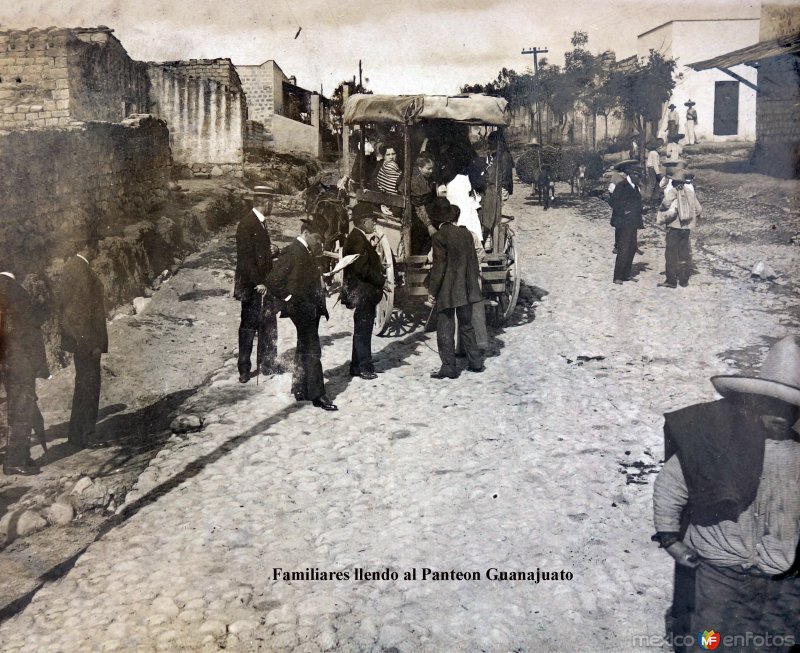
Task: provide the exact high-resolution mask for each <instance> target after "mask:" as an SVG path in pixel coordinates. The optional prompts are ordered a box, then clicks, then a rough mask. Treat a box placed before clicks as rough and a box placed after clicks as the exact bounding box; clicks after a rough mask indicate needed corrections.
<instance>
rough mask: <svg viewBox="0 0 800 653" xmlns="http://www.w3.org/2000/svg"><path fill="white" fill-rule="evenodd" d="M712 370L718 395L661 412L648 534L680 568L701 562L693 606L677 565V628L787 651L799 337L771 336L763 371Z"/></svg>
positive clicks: (798, 461)
mask: <svg viewBox="0 0 800 653" xmlns="http://www.w3.org/2000/svg"><path fill="white" fill-rule="evenodd" d="M711 382H712V383H713V384H714V387H715V388H716V389H717V392H719V393H720V394H721V395H722V397H723V398H722V399H720V400H717V401H713V402H709V403H702V404H696V405H693V406H689V407H687V408H683V409H681V410H678V411H675V412H672V413H667V414H666V415H665V418H666V419H665V424H664V436H665V457H666V459H667V460H666V462H665V463H664V467H663V468H662V469H661V471H660V472H659V474H658V476H657V478H656V480H655V484H654V488H653V510H654V520H655V527H656V531H657V533H656V534H655V535H654V536H653V538H652V539H653V540H654V541H657V542H659V544H660V546H661V547H662V548H664V549H666V550H667V553H669V554H670V555H671V556H672V557H673V558H674V559H675V561H676V562H677V564H678V568H676V572H678V571H679V570H686V569H695V570H696V576H695V579H694V595H693V597H694V600H693V607H692V606H691V604H690V605H688V606H687V605H681V604H685V603H686V601H685V599H686V597H685V596H684V595H685V593H686V589H685V588H683V587H678V586H677V585H679V584H680V582H681V581H680V579H681V578H683V577H685V572H684V573H683V575H682V574H681V573H676V580H677V583H676V592H675V604H674V606H673V618H674V619H675V622H676V624H677V627H676V630H678V631H681V632H676V633H675V634H681V635H683V634H685V633H686V630H687V627H688V632H689V633H690V634H691V635H693V636H697V633H703V632H704V631H707V630H714V631H716V632H718V633H720V634H722V635H724V636H725V637H726V638H728V637H730V638H731V641H732V642H734V644H733V646H727V645H726V646H725V650H726V651H752V650H769V651H789V649H790V648H792V645H793V644H795V643H797V642H800V619H798V615H800V578H798V577H797V576H796V574H797V571H798V569H797V561H796V560H795V556H796V555H797V551H798V540H800V422H798V418H800V339H799V338H798V337H797V336H792V335H790V336H787V337H785V338H783V339H782V340H780V341H779V342H778V343H776V344H775V345H774V346H773V347H772V349H771V350H770V351H769V353H768V354H767V357H766V359H765V360H764V364H763V365H762V367H761V370H760V374H759V375H757V376H715V377H713V378H712V379H711ZM687 518H688V526H687V525H686V523H685V520H686V519H687ZM793 560H795V563H794V564H793ZM689 573H691V572H689ZM687 609H688V610H691V614H690V615H689V617H688V619H689V621H690V622H691V623H690V624H687V623H686V614H685V612H686V611H687ZM756 638H760V641H761V644H759V643H758V641H759V639H756ZM766 638H771V641H767V640H766ZM792 650H794V649H792Z"/></svg>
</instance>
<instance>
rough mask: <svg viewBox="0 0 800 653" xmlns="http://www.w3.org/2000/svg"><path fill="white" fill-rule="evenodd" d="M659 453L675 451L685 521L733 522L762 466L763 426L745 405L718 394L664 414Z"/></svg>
mask: <svg viewBox="0 0 800 653" xmlns="http://www.w3.org/2000/svg"><path fill="white" fill-rule="evenodd" d="M664 417H665V422H664V437H665V444H666V446H665V449H666V451H665V457H666V458H669V457H671V456H672V455H673V454H676V455H677V456H678V460H679V461H680V463H681V470H682V471H683V476H684V478H685V479H686V486H687V488H688V490H689V503H690V504H691V521H692V522H693V523H695V524H698V525H700V526H709V525H711V524H717V523H719V522H721V521H727V520H730V521H736V519H737V518H738V517H739V515H740V514H741V513H742V511H743V510H745V509H746V508H747V507H748V506H749V505H750V504H751V503H753V501H754V500H755V498H756V493H757V492H758V485H759V482H760V479H761V472H762V468H763V465H764V436H763V433H762V431H763V428H762V427H761V426H760V424H759V423H758V415H757V414H756V413H755V411H753V410H747V409H746V404H743V403H742V402H737V401H734V400H733V399H720V400H717V401H712V402H708V403H703V404H695V405H693V406H688V407H687V408H682V409H681V410H677V411H675V412H672V413H666V414H665V415H664Z"/></svg>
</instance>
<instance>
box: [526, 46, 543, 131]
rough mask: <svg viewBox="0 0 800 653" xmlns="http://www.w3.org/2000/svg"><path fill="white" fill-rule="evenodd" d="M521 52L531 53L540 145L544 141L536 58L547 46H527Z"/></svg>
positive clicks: (537, 61)
mask: <svg viewBox="0 0 800 653" xmlns="http://www.w3.org/2000/svg"><path fill="white" fill-rule="evenodd" d="M522 54H532V55H533V75H534V79H535V80H536V86H537V89H536V90H537V93H536V121H537V123H538V125H537V131H538V134H539V144H540V145H544V142H543V141H542V111H541V107H540V106H539V93H538V90H539V89H538V86H539V79H538V75H539V59H538V55H540V54H547V48H540V47H537V46H533V47H532V48H528V49H527V50H523V51H522Z"/></svg>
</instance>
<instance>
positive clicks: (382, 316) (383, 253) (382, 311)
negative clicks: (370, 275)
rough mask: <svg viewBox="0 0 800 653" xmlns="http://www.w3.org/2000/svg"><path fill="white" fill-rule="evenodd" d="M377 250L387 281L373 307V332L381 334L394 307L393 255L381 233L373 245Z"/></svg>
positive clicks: (389, 319)
mask: <svg viewBox="0 0 800 653" xmlns="http://www.w3.org/2000/svg"><path fill="white" fill-rule="evenodd" d="M375 249H376V251H377V252H378V258H380V260H381V265H382V266H383V272H384V274H385V275H386V279H387V280H388V281H389V283H387V284H386V286H385V287H384V289H383V297H381V301H380V303H379V304H378V306H377V307H376V309H375V326H374V330H375V333H376V334H377V335H379V336H382V335H383V334H384V333H386V331H387V330H388V328H389V323H390V322H391V319H392V310H393V309H394V257H393V255H392V248H391V246H390V245H389V241H388V239H387V238H386V236H385V235H383V234H381V235H380V238H379V239H378V242H377V243H376V245H375Z"/></svg>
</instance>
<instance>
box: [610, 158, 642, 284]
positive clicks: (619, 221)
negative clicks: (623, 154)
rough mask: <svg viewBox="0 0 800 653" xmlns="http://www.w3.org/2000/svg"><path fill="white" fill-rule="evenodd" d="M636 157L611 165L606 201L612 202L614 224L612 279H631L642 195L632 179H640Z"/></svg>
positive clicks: (617, 281) (640, 220) (612, 223)
mask: <svg viewBox="0 0 800 653" xmlns="http://www.w3.org/2000/svg"><path fill="white" fill-rule="evenodd" d="M639 170H640V168H639V163H638V161H634V160H629V161H622V162H620V163H618V164H617V165H616V166H615V167H614V178H613V183H614V188H613V190H612V191H611V197H610V198H609V200H608V203H609V204H610V205H611V226H612V227H614V245H615V246H614V249H615V250H616V252H617V258H616V261H615V262H614V283H615V284H621V283H622V282H623V281H629V280H630V279H631V269H632V266H633V257H634V256H635V255H636V251H637V249H638V245H637V236H638V230H639V229H642V228H644V222H643V221H642V196H641V194H640V193H639V188H638V186H637V185H636V183H635V181H634V180H637V181H638V180H639V178H640V173H639Z"/></svg>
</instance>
